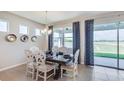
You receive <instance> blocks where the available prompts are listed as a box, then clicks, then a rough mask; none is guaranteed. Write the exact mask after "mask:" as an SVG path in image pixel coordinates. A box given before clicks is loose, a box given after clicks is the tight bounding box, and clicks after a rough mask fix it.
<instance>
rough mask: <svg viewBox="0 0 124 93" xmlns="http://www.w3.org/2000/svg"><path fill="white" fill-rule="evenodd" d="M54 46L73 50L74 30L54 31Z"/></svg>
mask: <svg viewBox="0 0 124 93" xmlns="http://www.w3.org/2000/svg"><path fill="white" fill-rule="evenodd" d="M53 46H58V47H61V46H64V47H67V48H73V34H72V28H71V27H68V28H57V29H54V31H53Z"/></svg>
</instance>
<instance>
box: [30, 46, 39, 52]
mask: <svg viewBox="0 0 124 93" xmlns="http://www.w3.org/2000/svg"><path fill="white" fill-rule="evenodd" d="M30 51H31V52H32V53H35V52H37V51H40V49H39V47H37V46H33V47H31V48H30Z"/></svg>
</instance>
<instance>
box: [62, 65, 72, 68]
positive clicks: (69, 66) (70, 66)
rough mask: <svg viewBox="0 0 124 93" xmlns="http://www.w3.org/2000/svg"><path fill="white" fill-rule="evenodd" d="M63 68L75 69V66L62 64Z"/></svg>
mask: <svg viewBox="0 0 124 93" xmlns="http://www.w3.org/2000/svg"><path fill="white" fill-rule="evenodd" d="M61 68H62V69H73V68H74V66H73V65H68V66H66V65H63V66H61Z"/></svg>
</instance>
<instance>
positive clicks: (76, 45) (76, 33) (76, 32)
mask: <svg viewBox="0 0 124 93" xmlns="http://www.w3.org/2000/svg"><path fill="white" fill-rule="evenodd" d="M77 49H80V22H74V23H73V54H75V52H76V51H77ZM78 63H80V55H79V60H78Z"/></svg>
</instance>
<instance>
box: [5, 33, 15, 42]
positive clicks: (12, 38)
mask: <svg viewBox="0 0 124 93" xmlns="http://www.w3.org/2000/svg"><path fill="white" fill-rule="evenodd" d="M6 40H7V41H8V42H14V41H16V40H17V37H16V35H15V34H8V35H7V36H6Z"/></svg>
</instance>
